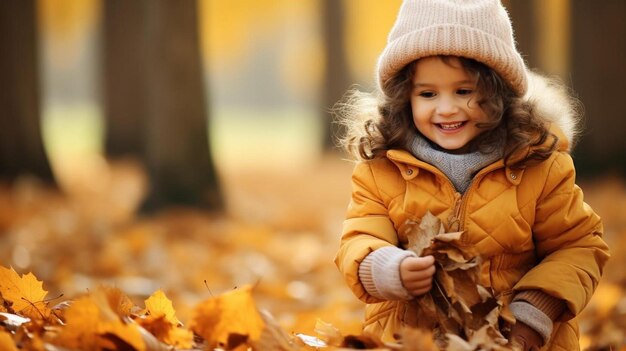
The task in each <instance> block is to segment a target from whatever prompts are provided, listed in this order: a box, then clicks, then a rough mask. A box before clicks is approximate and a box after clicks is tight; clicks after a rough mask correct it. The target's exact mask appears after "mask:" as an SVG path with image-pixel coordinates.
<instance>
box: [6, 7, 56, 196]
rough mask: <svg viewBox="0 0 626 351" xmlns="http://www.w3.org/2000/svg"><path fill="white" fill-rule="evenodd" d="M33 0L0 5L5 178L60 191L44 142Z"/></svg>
mask: <svg viewBox="0 0 626 351" xmlns="http://www.w3.org/2000/svg"><path fill="white" fill-rule="evenodd" d="M36 20H37V18H36V11H35V1H34V0H2V1H0V47H1V48H2V54H0V84H2V86H1V88H0V178H3V179H5V180H8V181H13V180H15V179H16V178H17V177H19V176H20V175H25V174H30V175H33V176H36V177H38V178H39V179H41V180H43V181H44V182H45V183H48V184H49V185H53V186H56V183H55V181H54V176H53V173H52V169H51V167H50V163H49V161H48V158H47V156H46V152H45V149H44V145H43V140H42V137H41V118H40V91H39V67H38V61H37V52H38V50H37V21H36Z"/></svg>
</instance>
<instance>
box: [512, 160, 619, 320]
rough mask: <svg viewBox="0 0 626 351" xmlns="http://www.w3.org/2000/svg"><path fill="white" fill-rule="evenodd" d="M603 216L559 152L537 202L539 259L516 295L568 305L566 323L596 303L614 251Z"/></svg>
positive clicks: (535, 228)
mask: <svg viewBox="0 0 626 351" xmlns="http://www.w3.org/2000/svg"><path fill="white" fill-rule="evenodd" d="M602 232H603V228H602V222H601V220H600V217H599V216H598V215H597V214H596V213H594V212H593V210H592V209H591V208H590V207H589V206H588V205H587V204H586V203H585V202H584V201H583V193H582V190H581V189H580V188H579V187H578V186H577V185H576V184H575V170H574V163H573V161H572V158H571V157H570V156H569V154H566V153H558V154H556V157H554V159H553V162H552V164H551V165H550V168H549V170H548V173H547V179H546V182H545V186H544V188H543V191H542V193H541V195H540V197H539V200H538V202H537V207H536V212H535V223H534V226H533V238H534V241H535V250H536V253H537V257H538V258H539V260H541V261H540V262H539V264H537V265H536V266H535V267H534V268H533V269H531V270H530V271H528V272H527V273H526V274H525V275H524V276H523V277H522V279H521V280H520V281H519V282H518V283H517V284H516V286H515V290H516V291H523V290H533V289H535V290H536V289H538V290H541V291H543V292H545V293H547V294H549V295H551V296H554V297H557V298H560V299H562V300H564V301H565V303H566V305H567V311H566V312H565V313H564V314H563V316H562V317H561V319H569V318H572V317H573V316H575V315H577V314H579V313H580V312H581V310H582V309H583V308H584V307H585V305H586V304H587V303H588V302H589V300H590V299H591V295H592V294H593V292H594V290H595V288H596V286H597V285H598V281H599V280H600V277H601V275H602V269H603V267H604V265H605V263H606V261H607V260H608V258H609V250H608V247H607V245H606V243H605V242H604V241H603V240H602Z"/></svg>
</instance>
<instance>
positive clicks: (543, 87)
mask: <svg viewBox="0 0 626 351" xmlns="http://www.w3.org/2000/svg"><path fill="white" fill-rule="evenodd" d="M528 82H529V84H528V92H527V93H526V95H525V96H524V98H525V99H526V100H527V101H529V102H530V103H531V105H532V106H533V112H534V113H535V114H536V115H537V116H538V117H539V118H541V119H542V120H544V121H546V122H548V123H550V124H552V125H553V126H556V127H557V128H558V129H559V130H560V132H561V133H562V134H563V136H564V137H565V139H566V140H564V141H563V142H565V143H566V144H567V145H568V146H567V148H568V149H572V148H573V146H574V144H575V142H576V138H577V135H578V122H579V116H580V110H581V105H580V103H579V102H578V101H577V100H576V99H575V98H573V97H572V95H571V92H570V91H569V89H568V88H567V87H566V86H565V85H564V84H562V83H561V82H559V81H558V80H555V79H549V78H546V77H544V76H541V75H539V74H537V73H533V72H529V81H528Z"/></svg>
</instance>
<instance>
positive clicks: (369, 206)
mask: <svg viewBox="0 0 626 351" xmlns="http://www.w3.org/2000/svg"><path fill="white" fill-rule="evenodd" d="M391 245H393V246H397V245H398V237H397V234H396V230H395V227H394V225H393V223H392V221H391V219H390V218H389V214H388V210H387V205H386V203H385V200H384V199H383V197H382V196H381V192H380V190H379V189H378V187H377V184H376V180H375V177H374V174H373V171H372V168H371V162H361V163H359V164H357V166H356V167H355V169H354V171H353V173H352V198H351V200H350V204H349V206H348V211H347V215H346V220H345V221H344V223H343V232H342V236H341V243H340V246H339V251H338V252H337V255H336V257H335V264H336V265H337V267H338V268H339V271H340V272H341V273H342V274H343V276H344V278H345V280H346V283H347V284H348V287H349V288H350V289H351V290H352V291H353V292H354V294H355V295H356V296H357V297H358V298H359V299H360V300H362V301H363V302H366V303H375V302H381V301H383V300H380V299H377V298H375V297H373V296H371V295H369V294H368V293H367V292H366V290H365V288H364V287H363V284H362V283H361V282H360V280H359V276H358V271H359V265H360V264H361V262H362V261H363V259H365V257H366V256H367V255H369V254H370V253H371V252H373V251H374V250H376V249H378V248H381V247H384V246H391Z"/></svg>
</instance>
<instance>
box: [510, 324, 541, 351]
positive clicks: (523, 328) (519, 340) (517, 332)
mask: <svg viewBox="0 0 626 351" xmlns="http://www.w3.org/2000/svg"><path fill="white" fill-rule="evenodd" d="M509 341H510V343H509V344H510V345H511V347H512V348H513V350H516V351H518V350H519V351H528V350H538V349H539V348H540V347H541V345H543V338H542V337H541V334H539V333H537V332H536V331H535V330H534V329H532V328H531V327H529V326H527V325H526V324H524V323H522V322H519V321H518V322H517V323H515V325H513V329H512V330H511V336H510V337H509Z"/></svg>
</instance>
